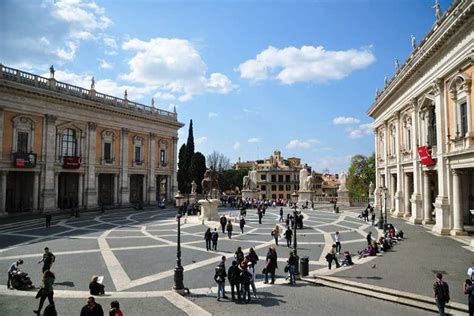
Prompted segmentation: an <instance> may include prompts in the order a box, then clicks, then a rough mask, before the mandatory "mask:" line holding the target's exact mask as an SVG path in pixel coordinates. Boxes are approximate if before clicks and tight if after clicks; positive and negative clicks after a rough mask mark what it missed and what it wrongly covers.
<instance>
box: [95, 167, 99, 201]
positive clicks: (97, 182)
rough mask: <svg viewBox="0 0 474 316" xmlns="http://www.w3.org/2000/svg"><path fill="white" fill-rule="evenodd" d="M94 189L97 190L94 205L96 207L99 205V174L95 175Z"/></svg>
mask: <svg viewBox="0 0 474 316" xmlns="http://www.w3.org/2000/svg"><path fill="white" fill-rule="evenodd" d="M95 187H96V190H97V194H96V203H97V205H99V195H100V187H99V174H97V173H96V174H95Z"/></svg>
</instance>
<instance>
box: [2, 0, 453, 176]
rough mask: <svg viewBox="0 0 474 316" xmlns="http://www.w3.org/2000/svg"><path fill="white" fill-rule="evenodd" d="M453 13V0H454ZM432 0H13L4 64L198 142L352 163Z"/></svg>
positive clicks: (365, 145) (254, 153)
mask: <svg viewBox="0 0 474 316" xmlns="http://www.w3.org/2000/svg"><path fill="white" fill-rule="evenodd" d="M440 4H441V8H442V10H443V12H444V11H445V10H446V9H447V8H448V7H449V5H450V4H451V1H448V0H441V1H440ZM433 5H434V1H431V0H345V1H342V0H313V1H283V0H279V1H266V0H261V1H249V0H246V1H227V0H219V1H217V0H215V1H198V0H196V1H152V0H134V1H125V0H113V1H112V0H107V1H95V2H94V1H86V0H54V1H53V0H42V1H41V0H2V1H0V38H2V40H1V41H0V63H2V64H4V65H6V66H9V67H13V68H19V69H22V70H24V71H29V72H32V73H35V74H40V75H44V76H49V75H48V68H49V66H50V65H54V67H55V69H56V75H55V77H56V79H57V80H60V81H64V82H67V83H70V84H74V85H78V86H81V87H84V88H89V87H90V83H91V78H92V76H93V77H94V78H95V82H96V84H95V89H96V91H99V92H102V93H106V94H110V95H114V96H117V97H123V95H124V90H125V89H127V92H128V98H129V99H130V100H133V101H136V102H140V103H143V104H147V105H151V103H152V98H153V99H154V106H156V107H158V108H160V109H164V110H170V111H172V110H173V109H174V108H176V109H177V112H178V119H179V121H180V122H183V123H185V124H186V125H185V127H183V128H182V129H181V130H180V131H179V134H178V135H179V144H178V145H179V146H180V145H181V144H182V143H183V142H185V141H186V138H187V134H188V125H189V121H190V119H192V120H193V127H194V138H195V145H196V151H200V152H202V153H203V154H204V155H207V154H209V153H211V152H212V151H214V150H216V151H218V152H220V153H222V154H224V155H226V156H227V157H229V158H230V160H231V161H232V162H235V161H237V160H238V159H239V158H240V159H241V160H242V161H246V160H254V159H264V158H268V157H269V156H270V155H271V154H272V153H273V151H275V150H280V151H281V152H282V155H283V157H285V158H287V157H300V158H301V159H302V161H303V163H307V164H308V165H310V166H312V167H313V170H316V171H325V170H328V171H329V172H332V173H337V172H340V171H342V170H346V169H347V168H348V166H349V164H350V159H351V157H352V156H354V155H356V154H363V155H370V154H371V153H373V151H374V136H373V132H372V126H371V123H372V119H371V118H370V117H368V116H367V114H366V112H367V109H368V108H369V107H370V105H371V104H372V102H373V101H374V95H375V90H376V89H377V88H379V89H380V88H382V87H383V85H384V77H388V78H390V77H391V76H392V75H393V73H394V70H395V66H394V65H395V59H399V60H400V63H401V64H402V63H403V61H404V60H405V59H406V58H407V57H408V55H409V54H410V52H411V50H412V48H411V35H414V36H415V38H416V39H417V42H419V41H421V39H422V38H423V37H424V36H425V35H426V34H427V33H428V32H429V30H430V29H431V28H432V26H433V24H434V22H435V14H434V9H433V8H432V6H433Z"/></svg>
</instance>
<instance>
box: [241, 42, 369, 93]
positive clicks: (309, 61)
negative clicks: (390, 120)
mask: <svg viewBox="0 0 474 316" xmlns="http://www.w3.org/2000/svg"><path fill="white" fill-rule="evenodd" d="M374 61H375V56H374V55H373V54H372V52H371V50H370V48H362V49H349V50H340V51H328V50H325V49H324V47H322V46H318V47H314V46H302V47H301V48H297V47H286V48H282V49H278V48H275V47H272V46H269V47H268V48H267V49H265V50H263V51H261V52H260V53H259V54H258V55H257V56H256V57H255V59H249V60H247V61H245V62H244V63H242V64H240V65H239V67H238V70H239V71H240V76H241V77H242V78H245V79H250V80H254V81H260V80H265V79H269V78H271V79H276V80H279V81H280V82H281V83H283V84H293V83H295V82H302V81H315V82H324V81H328V80H340V79H343V78H345V77H347V76H348V75H349V74H350V73H351V72H353V71H354V70H357V69H363V68H365V67H367V66H369V65H370V64H372V63H373V62H374Z"/></svg>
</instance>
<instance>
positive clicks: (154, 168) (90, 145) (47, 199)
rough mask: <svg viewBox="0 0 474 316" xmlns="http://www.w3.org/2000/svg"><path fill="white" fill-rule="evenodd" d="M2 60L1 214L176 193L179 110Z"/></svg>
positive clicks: (82, 206) (153, 200) (149, 200)
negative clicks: (15, 66)
mask: <svg viewBox="0 0 474 316" xmlns="http://www.w3.org/2000/svg"><path fill="white" fill-rule="evenodd" d="M0 68H1V73H0V143H1V144H2V146H1V147H0V216H2V215H6V214H12V213H17V212H27V211H30V212H37V211H55V210H58V209H72V208H74V209H79V210H81V209H91V208H98V207H99V206H100V205H110V206H113V207H118V206H128V205H130V204H133V203H136V202H142V203H144V204H154V203H156V201H157V200H160V199H167V200H171V199H172V198H173V196H174V193H175V192H176V190H177V181H176V168H177V131H178V129H179V128H181V127H182V126H183V124H181V123H179V122H178V120H177V114H176V112H167V111H163V110H159V109H156V108H155V107H150V106H146V105H143V104H138V103H135V102H132V101H129V100H128V99H127V95H126V91H125V96H124V98H123V99H121V98H116V97H113V96H109V95H105V94H102V93H99V92H97V91H95V89H94V83H93V82H92V84H91V89H84V88H81V87H76V86H73V85H69V84H67V83H63V82H59V81H56V80H55V79H54V69H53V68H52V69H50V78H44V77H41V76H37V75H34V74H30V73H27V72H23V71H20V70H17V69H13V68H9V67H6V66H3V65H0Z"/></svg>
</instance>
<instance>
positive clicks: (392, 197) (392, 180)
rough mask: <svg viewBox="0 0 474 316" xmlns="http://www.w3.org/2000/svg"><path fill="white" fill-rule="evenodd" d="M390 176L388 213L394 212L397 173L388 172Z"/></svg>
mask: <svg viewBox="0 0 474 316" xmlns="http://www.w3.org/2000/svg"><path fill="white" fill-rule="evenodd" d="M389 177H390V213H394V212H395V206H396V196H395V194H396V192H397V185H398V184H397V182H399V181H398V179H397V175H396V174H391V173H390V174H389Z"/></svg>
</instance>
